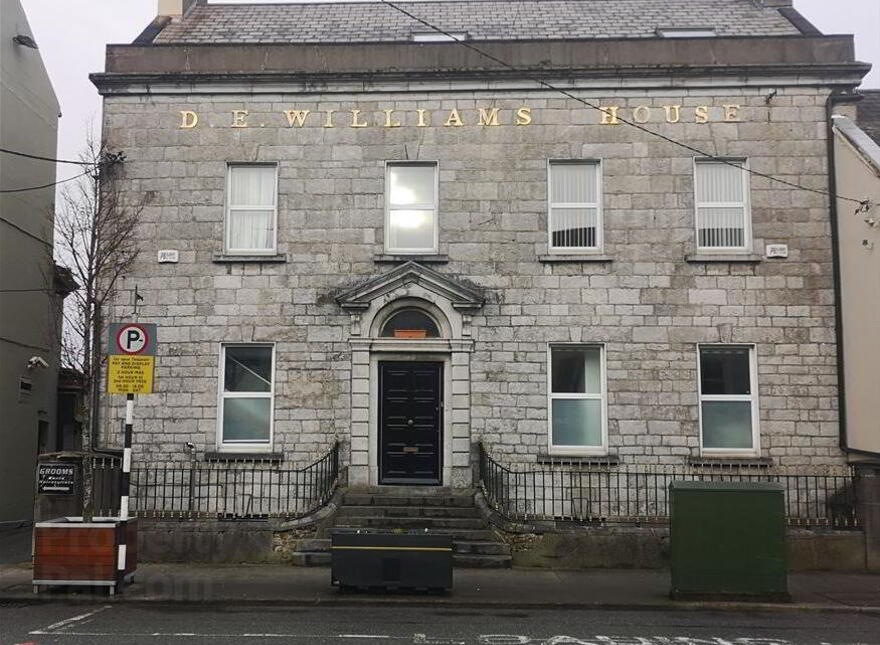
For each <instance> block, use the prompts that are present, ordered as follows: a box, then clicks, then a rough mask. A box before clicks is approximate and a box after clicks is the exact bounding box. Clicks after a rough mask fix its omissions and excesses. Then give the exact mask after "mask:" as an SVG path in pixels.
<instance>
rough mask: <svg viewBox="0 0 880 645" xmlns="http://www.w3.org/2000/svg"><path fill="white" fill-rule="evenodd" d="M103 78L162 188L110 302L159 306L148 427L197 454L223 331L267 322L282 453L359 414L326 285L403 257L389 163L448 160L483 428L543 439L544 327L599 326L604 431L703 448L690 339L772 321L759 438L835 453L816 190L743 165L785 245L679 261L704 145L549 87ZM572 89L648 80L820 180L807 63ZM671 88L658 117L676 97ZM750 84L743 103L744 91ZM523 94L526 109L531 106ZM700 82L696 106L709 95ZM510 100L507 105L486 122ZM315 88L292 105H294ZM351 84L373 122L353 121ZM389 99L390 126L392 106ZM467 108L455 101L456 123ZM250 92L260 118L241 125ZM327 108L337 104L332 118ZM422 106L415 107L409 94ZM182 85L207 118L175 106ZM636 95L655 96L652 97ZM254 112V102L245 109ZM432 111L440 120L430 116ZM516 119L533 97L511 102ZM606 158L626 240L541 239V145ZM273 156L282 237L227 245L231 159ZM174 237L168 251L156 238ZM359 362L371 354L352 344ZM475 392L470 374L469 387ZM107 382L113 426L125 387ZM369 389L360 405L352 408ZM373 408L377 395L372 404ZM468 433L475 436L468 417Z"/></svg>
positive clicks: (674, 456)
mask: <svg viewBox="0 0 880 645" xmlns="http://www.w3.org/2000/svg"><path fill="white" fill-rule="evenodd" d="M420 87H421V86H418V85H416V84H413V86H412V87H401V91H400V92H398V93H382V94H378V93H369V94H368V93H362V94H354V93H353V94H334V95H329V94H328V95H327V96H326V98H319V97H317V96H316V95H313V94H312V95H295V94H289V95H287V94H260V93H253V94H241V95H234V94H233V95H229V94H226V95H210V94H181V95H161V94H158V95H150V96H142V95H132V96H108V97H106V98H105V104H104V105H105V107H104V132H105V136H106V137H107V140H108V143H109V145H110V146H111V148H113V149H119V150H123V151H124V152H125V154H126V158H127V161H126V172H125V179H124V187H125V189H126V190H128V191H130V192H131V193H132V195H146V196H147V198H148V200H149V205H148V207H147V208H146V209H145V210H144V212H143V216H142V225H141V227H140V230H139V232H138V234H139V236H140V239H141V240H142V253H141V256H140V258H139V260H138V264H137V267H136V270H135V271H134V272H133V273H132V274H131V275H129V276H127V277H126V279H125V281H124V283H123V284H122V288H121V291H120V297H119V303H120V304H119V306H118V307H117V308H116V310H115V312H114V314H115V315H116V316H117V317H118V318H120V319H123V318H127V317H130V315H131V306H130V302H131V290H132V289H133V288H134V286H135V285H137V287H138V291H139V293H140V294H141V295H143V296H144V299H145V300H144V302H143V303H142V306H141V307H140V309H139V312H140V319H141V320H142V321H144V322H156V323H158V324H159V326H160V356H159V359H158V369H157V372H156V381H157V388H156V393H155V394H153V395H149V396H143V397H139V399H138V404H137V409H136V415H135V416H136V423H135V452H136V454H140V455H141V456H142V457H143V458H147V459H150V460H154V461H161V460H171V461H174V460H183V459H186V458H187V455H186V454H185V451H184V450H183V443H184V442H186V441H191V442H193V443H194V444H195V445H196V446H197V447H198V448H199V449H200V450H213V449H214V447H215V441H216V432H217V428H216V418H217V397H218V383H217V376H218V366H219V346H220V343H222V342H233V341H259V342H273V343H275V344H276V352H277V354H276V366H277V367H276V373H275V377H276V384H277V385H276V392H277V395H276V399H275V443H274V449H275V450H278V451H283V452H284V453H285V460H286V461H285V463H286V464H301V463H305V462H307V461H309V460H310V459H312V458H314V457H317V456H319V455H320V454H321V453H322V452H323V451H324V450H325V448H326V447H327V446H328V445H329V443H330V442H331V441H332V438H333V437H339V438H342V439H344V440H346V441H347V440H349V432H350V427H351V424H352V421H353V419H352V416H351V410H352V399H353V395H352V389H351V383H352V370H353V366H352V360H351V359H352V349H351V346H350V344H349V325H350V316H349V314H348V313H347V312H344V311H342V310H341V309H340V308H339V306H338V305H337V304H336V303H335V301H334V294H335V293H337V292H338V291H339V290H340V289H342V288H348V287H351V286H352V285H354V284H356V283H357V282H358V281H360V280H364V279H367V278H369V277H372V276H376V275H378V274H380V273H382V272H384V271H387V270H389V268H390V267H391V266H393V264H392V265H389V264H386V263H381V262H377V261H376V259H375V258H376V256H377V255H379V254H382V253H383V252H384V251H383V239H384V236H383V226H384V210H383V208H384V207H383V204H384V201H383V200H384V164H385V161H387V160H405V159H410V160H432V161H438V162H439V168H440V175H439V194H440V208H439V221H440V234H439V239H440V254H441V255H445V256H448V262H447V263H445V264H439V265H431V266H432V267H433V268H435V269H436V270H438V271H440V272H442V273H444V274H448V275H450V276H453V277H461V278H464V279H466V280H467V281H469V282H470V283H473V284H476V285H479V286H480V287H481V288H483V289H484V290H485V294H486V298H487V302H486V304H485V306H484V307H483V309H482V310H481V311H479V312H477V313H475V314H474V315H473V318H472V334H473V341H474V351H473V354H472V355H471V359H470V388H469V397H470V398H469V403H470V439H471V440H472V441H477V440H479V439H482V440H484V441H486V442H488V443H489V444H490V445H491V449H492V451H493V454H495V455H496V456H497V457H500V458H501V459H502V460H503V461H523V462H528V461H534V459H535V455H537V454H539V453H542V452H546V450H547V433H548V427H547V405H548V401H547V357H548V352H547V347H548V343H551V342H582V343H604V344H605V348H606V358H607V392H608V434H609V452H610V453H612V454H616V455H619V456H620V458H621V460H622V461H624V462H640V463H681V462H682V461H683V460H684V459H685V458H686V457H688V456H696V455H698V454H699V427H698V416H697V415H698V406H697V403H698V394H697V388H698V384H697V380H696V379H697V369H696V368H697V347H696V344H697V343H701V342H719V341H722V340H724V341H727V342H736V343H750V344H751V343H753V344H755V346H756V352H757V364H758V384H759V397H760V398H759V400H760V420H761V439H760V442H761V454H762V456H768V457H771V458H773V459H774V460H775V461H776V462H777V463H781V464H836V463H841V462H842V453H841V452H840V450H839V449H838V427H837V411H836V397H837V389H836V382H837V381H836V379H837V375H836V359H835V352H836V348H835V342H834V309H833V307H834V304H833V303H834V298H833V283H832V245H831V237H830V224H829V209H828V201H827V199H826V197H825V196H823V195H822V194H819V193H813V192H808V191H803V190H797V189H793V188H790V187H787V186H785V185H782V184H778V183H775V182H772V181H770V180H768V179H765V178H762V177H759V176H752V177H751V204H752V222H753V238H754V239H753V245H754V250H755V252H756V253H758V254H760V255H761V256H762V258H763V250H764V245H765V244H767V243H783V244H787V245H788V246H789V257H788V258H787V259H777V260H769V259H761V260H760V261H758V262H754V263H727V262H720V263H714V262H713V263H707V262H686V261H685V256H686V255H688V254H691V253H693V252H694V251H695V241H694V236H695V233H694V198H693V158H694V156H695V155H694V153H692V152H689V151H687V150H685V149H683V148H680V147H678V146H675V145H673V144H671V143H668V142H666V141H663V140H661V139H659V138H656V137H653V136H651V135H649V134H647V133H645V132H641V131H639V130H637V129H634V128H632V127H630V126H627V125H625V124H622V123H621V124H618V125H603V124H602V123H601V119H602V117H601V115H600V114H598V113H597V112H595V111H593V110H590V109H589V108H587V107H584V106H583V105H580V104H577V103H575V102H573V101H571V100H569V99H564V98H561V97H558V95H556V94H552V93H549V92H543V91H540V92H539V91H516V92H513V91H510V92H489V91H466V90H464V89H461V88H454V87H453V88H452V89H449V90H444V91H442V92H439V91H437V92H428V91H424V90H422V89H420ZM770 89H772V88H761V87H754V88H748V87H744V88H718V89H681V88H678V89H671V88H670V89H662V90H661V89H651V90H648V89H629V90H601V91H600V90H592V91H591V92H592V93H590V92H588V91H587V90H581V91H579V92H580V93H581V94H583V95H584V96H585V97H586V98H589V99H590V100H592V101H595V102H597V103H600V104H602V105H611V106H618V107H619V111H620V115H621V116H625V117H626V118H632V114H633V110H634V109H636V108H638V107H639V106H647V107H648V110H647V113H648V116H649V121H648V123H646V124H645V127H647V128H650V129H652V130H656V131H657V132H660V133H662V134H664V135H666V136H669V137H672V138H675V139H679V140H683V141H686V142H687V143H688V144H690V145H692V146H694V147H696V148H699V149H701V150H704V151H706V152H708V153H711V154H715V155H721V156H731V157H747V158H748V160H749V164H750V167H751V168H752V169H753V170H755V171H759V172H761V173H768V174H771V175H776V176H779V177H782V178H784V179H788V180H790V181H793V182H797V183H800V184H803V185H806V186H809V187H812V188H815V189H817V190H823V189H826V188H827V185H828V183H827V160H826V140H825V138H826V129H825V110H824V105H825V100H826V98H827V92H826V91H824V90H821V89H814V88H806V87H779V88H777V89H778V93H777V95H776V96H775V97H774V98H772V100H771V101H770V102H769V104H768V103H767V101H766V96H767V95H768V94H769V92H770ZM670 105H678V106H681V108H680V112H675V111H673V112H672V116H673V117H675V116H676V114H677V115H678V117H679V120H678V122H675V123H668V122H667V118H668V117H667V115H668V114H669V111H668V110H666V109H665V108H664V106H670ZM730 105H737V106H740V107H739V109H738V110H736V111H735V119H734V120H726V119H728V115H729V108H727V107H725V106H730ZM524 106H526V107H528V108H529V116H530V123H529V124H528V125H517V124H516V123H517V110H519V109H520V108H522V107H524ZM701 106H706V107H707V108H708V109H707V110H706V112H705V115H706V121H707V122H706V123H700V122H698V121H699V120H700V119H699V118H698V117H697V113H698V108H700V107H701ZM481 107H483V108H491V107H498V108H500V111H499V125H497V126H486V125H483V126H481V125H478V118H479V113H478V110H479V108H481ZM294 109H296V110H309V111H310V114H309V116H308V117H306V121H305V123H304V124H303V126H302V127H299V126H297V125H296V123H294V125H293V126H290V125H288V119H287V118H286V117H285V115H284V114H283V112H284V111H285V110H294ZM352 109H358V110H360V113H359V115H358V118H359V119H362V120H364V121H365V122H366V123H367V124H368V125H367V127H350V123H351V121H352V114H351V110H352ZM388 109H392V110H394V112H392V113H391V117H390V118H391V123H392V124H393V123H395V122H400V123H401V125H400V127H394V126H393V125H392V126H391V127H386V119H388V118H389V117H388V113H387V110H388ZM453 109H456V110H458V112H459V116H460V118H461V121H462V125H461V126H458V125H456V124H455V123H452V124H451V125H444V124H445V123H446V122H448V121H449V120H450V111H451V110H453ZM236 110H247V116H246V119H245V122H246V124H247V127H231V126H232V124H233V123H235V121H234V119H235V118H236V116H235V115H234V114H233V112H234V111H236ZM330 110H332V111H334V112H335V114H334V118H335V119H336V121H335V122H334V127H332V128H327V127H324V126H323V123H324V119H325V115H326V112H327V111H330ZM418 110H424V112H419V111H418ZM181 111H192V112H195V113H196V114H198V120H199V121H198V125H197V126H195V127H192V128H181V127H180V126H181V123H182V122H181ZM644 114H645V110H642V109H640V111H639V116H640V118H641V117H642V116H644ZM238 118H241V117H238ZM420 119H426V120H427V122H428V125H426V126H423V127H422V126H419V122H420V121H419V120H420ZM521 120H522V119H521ZM582 158H583V159H601V160H602V167H603V191H604V201H603V205H604V214H603V219H604V236H605V250H604V251H605V255H607V256H608V257H609V258H610V260H611V261H610V262H545V261H541V260H540V256H542V255H544V254H546V253H547V202H546V199H547V192H546V191H547V161H548V159H582ZM241 161H261V162H277V163H278V166H279V195H278V204H279V209H278V251H279V253H280V254H283V255H284V256H285V258H286V261H285V262H276V263H259V262H216V261H215V259H214V257H215V255H216V254H218V253H219V252H221V251H222V244H223V221H224V189H225V181H226V164H227V162H241ZM159 249H176V250H178V251H179V253H180V259H179V262H178V263H177V264H158V263H157V262H156V253H157V251H158V250H159ZM354 369H359V367H358V366H354ZM459 393H460V392H459ZM121 403H122V402H121V401H120V400H116V399H114V400H107V401H105V411H104V412H105V414H104V420H105V424H104V429H105V441H106V442H107V443H108V444H113V443H116V442H117V441H118V436H119V428H120V425H121V422H120V421H119V419H120V418H121V417H122V414H123V409H122V407H121ZM359 414H361V415H362V414H363V413H362V412H359ZM357 421H363V418H362V416H361V417H359V418H358V419H357ZM456 437H458V438H459V439H462V438H461V437H460V436H459V434H456Z"/></svg>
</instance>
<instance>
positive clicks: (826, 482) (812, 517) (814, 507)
mask: <svg viewBox="0 0 880 645" xmlns="http://www.w3.org/2000/svg"><path fill="white" fill-rule="evenodd" d="M479 468H480V482H481V485H482V487H483V490H484V492H485V494H486V498H487V500H488V503H489V505H490V506H491V507H492V508H493V509H494V510H496V511H497V512H499V513H500V514H501V515H502V516H504V517H505V518H507V519H509V520H513V521H530V520H537V521H544V520H550V521H564V522H565V521H567V522H581V523H585V524H606V523H628V524H666V523H668V522H669V484H670V483H671V482H673V481H736V482H778V483H780V484H782V485H783V487H784V489H785V510H786V517H787V520H788V523H789V524H790V525H794V526H803V527H831V528H834V529H840V530H854V529H858V528H859V521H858V517H857V514H856V499H855V477H856V474H855V471H854V469H851V468H849V467H846V466H840V467H811V468H809V469H800V468H781V467H763V468H758V469H756V468H754V467H744V466H730V465H715V464H712V465H703V464H701V465H682V466H662V465H634V464H626V465H624V464H618V465H581V464H559V465H557V464H553V465H547V466H543V467H537V468H536V467H532V466H529V465H524V466H522V467H511V466H504V465H502V464H500V463H498V462H497V461H495V460H494V459H493V458H492V457H491V456H490V455H489V453H488V451H487V450H486V448H485V447H484V446H483V445H482V444H480V464H479Z"/></svg>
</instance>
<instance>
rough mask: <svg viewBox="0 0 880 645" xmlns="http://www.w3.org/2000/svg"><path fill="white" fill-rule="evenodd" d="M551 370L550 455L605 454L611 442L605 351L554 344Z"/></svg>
mask: <svg viewBox="0 0 880 645" xmlns="http://www.w3.org/2000/svg"><path fill="white" fill-rule="evenodd" d="M547 371H548V372H549V375H548V376H549V380H550V383H549V390H550V395H549V399H550V406H549V407H550V409H549V415H548V416H549V417H550V442H549V443H550V452H551V453H554V454H604V453H605V452H606V450H607V445H608V441H607V431H606V425H607V424H606V414H605V364H604V357H603V348H602V347H601V346H598V345H589V346H583V345H553V346H551V348H550V369H549V370H547Z"/></svg>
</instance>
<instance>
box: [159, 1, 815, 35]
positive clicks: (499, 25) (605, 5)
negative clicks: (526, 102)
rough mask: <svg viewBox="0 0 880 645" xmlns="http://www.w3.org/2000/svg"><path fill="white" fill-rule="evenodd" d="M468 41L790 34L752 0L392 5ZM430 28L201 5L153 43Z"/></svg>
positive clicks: (339, 11) (387, 13)
mask: <svg viewBox="0 0 880 645" xmlns="http://www.w3.org/2000/svg"><path fill="white" fill-rule="evenodd" d="M397 4H399V5H400V6H402V7H403V8H405V9H406V10H407V11H409V12H411V13H413V14H415V15H416V16H418V17H420V18H423V19H424V20H426V21H428V22H430V23H432V24H435V25H437V26H438V27H440V28H442V29H444V30H447V31H449V32H466V33H467V34H468V38H469V39H472V40H525V39H529V40H547V39H552V40H557V39H569V38H572V39H584V38H651V37H655V36H656V30H657V29H658V28H683V27H692V28H707V27H711V28H715V29H716V31H717V34H718V35H719V36H771V35H774V36H776V35H796V34H799V33H800V31H799V30H798V29H797V28H796V27H795V26H794V25H793V24H792V23H791V22H790V21H789V20H788V19H787V18H785V17H784V16H783V15H782V14H780V13H779V11H778V10H777V9H773V8H761V7H760V6H758V4H759V3H756V2H754V1H753V0H450V1H445V2H438V1H431V2H399V3H397ZM428 31H430V29H428V28H427V27H425V26H424V25H421V24H419V23H418V22H415V21H414V20H412V19H411V18H409V17H407V16H405V15H404V14H402V13H400V12H399V11H396V10H394V9H393V8H391V7H389V6H387V5H384V4H381V3H379V2H345V3H320V4H256V5H254V4H251V5H232V4H209V5H199V6H197V7H195V8H194V9H193V10H192V11H191V12H190V13H189V14H188V15H187V16H186V17H185V18H184V20H182V21H180V22H175V23H171V24H169V25H168V26H166V27H165V28H164V29H163V30H162V32H161V33H159V35H158V36H157V37H156V39H155V40H154V42H156V43H205V44H208V43H314V42H324V43H328V42H394V41H409V40H411V38H412V33H413V32H428Z"/></svg>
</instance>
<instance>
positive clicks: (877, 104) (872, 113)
mask: <svg viewBox="0 0 880 645" xmlns="http://www.w3.org/2000/svg"><path fill="white" fill-rule="evenodd" d="M859 94H863V95H864V97H865V98H863V99H862V100H861V101H859V102H858V103H856V110H857V111H858V117H857V118H856V121H857V122H858V124H859V127H860V128H861V129H862V130H864V131H865V133H866V134H867V135H868V136H869V137H871V138H872V139H873V140H874V141H876V142H877V143H878V144H880V90H859Z"/></svg>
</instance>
